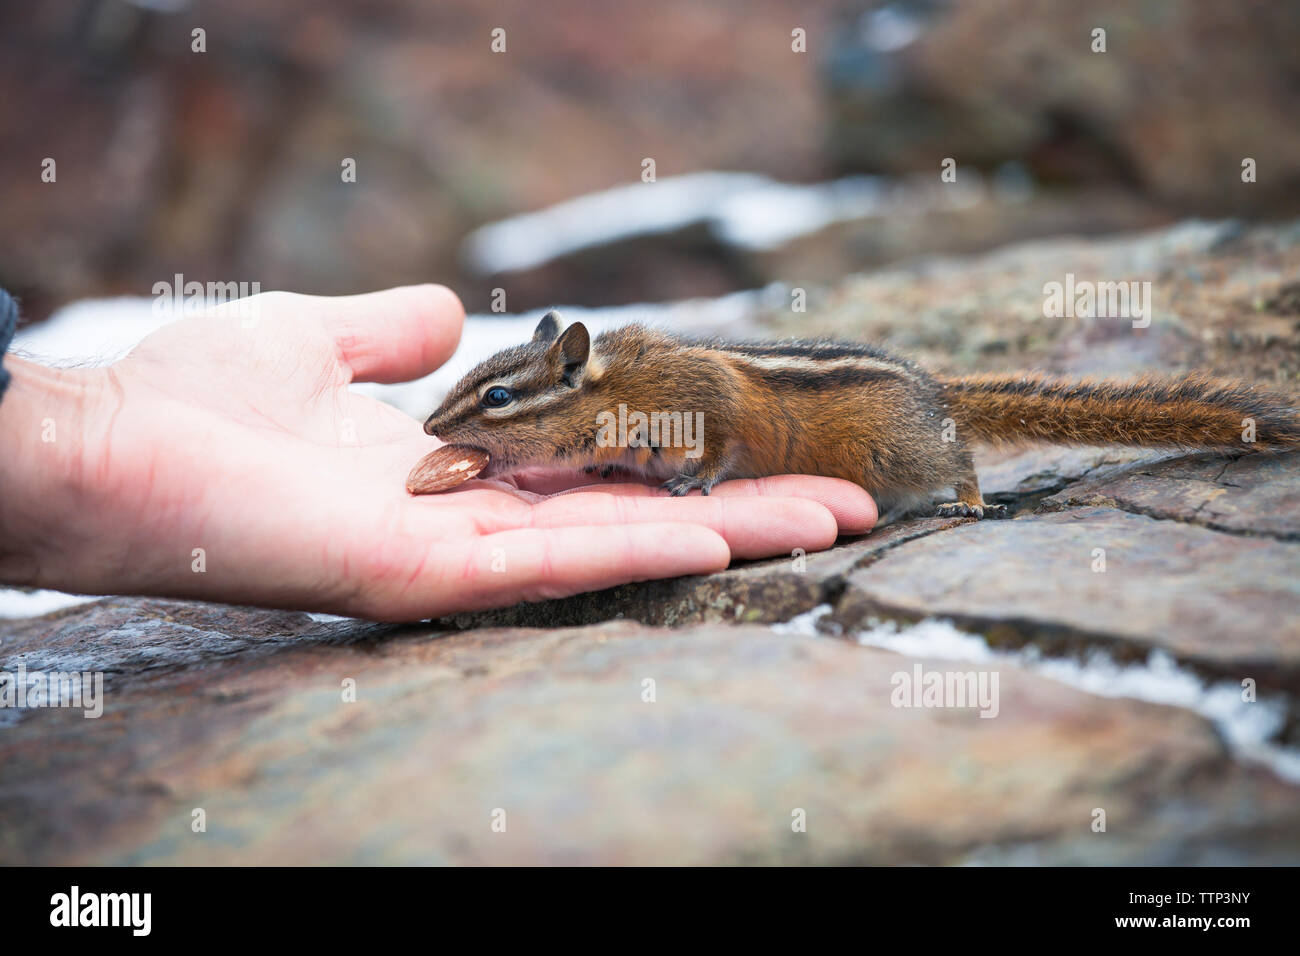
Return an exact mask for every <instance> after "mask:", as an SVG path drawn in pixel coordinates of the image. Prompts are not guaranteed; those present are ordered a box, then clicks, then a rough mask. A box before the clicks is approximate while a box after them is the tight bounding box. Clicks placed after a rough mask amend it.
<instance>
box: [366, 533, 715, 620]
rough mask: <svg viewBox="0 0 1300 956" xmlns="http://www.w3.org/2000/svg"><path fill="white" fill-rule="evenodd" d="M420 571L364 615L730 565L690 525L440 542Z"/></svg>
mask: <svg viewBox="0 0 1300 956" xmlns="http://www.w3.org/2000/svg"><path fill="white" fill-rule="evenodd" d="M433 547H434V549H435V550H434V552H432V553H431V554H430V555H429V557H428V560H427V561H426V562H425V564H424V568H425V571H424V572H423V573H421V574H420V575H417V576H416V578H415V579H414V580H413V581H411V582H410V583H409V585H408V586H407V587H406V588H405V589H404V590H403V592H402V593H401V594H400V595H397V596H395V597H393V598H392V599H390V600H386V601H382V602H381V603H382V604H383V606H376V605H375V601H376V596H374V595H372V596H370V597H369V598H368V599H367V607H366V609H365V613H367V615H368V616H372V617H377V618H381V619H388V620H410V619H413V618H417V617H429V616H436V615H441V614H450V613H454V612H457V611H472V610H481V609H483V608H490V607H502V606H508V605H511V604H517V603H518V602H519V601H521V600H523V601H542V600H548V599H550V598H558V597H567V596H568V595H570V594H577V593H579V592H582V591H598V590H600V589H602V588H608V587H614V586H615V585H618V584H626V583H628V582H630V581H645V580H648V579H651V578H666V577H676V576H677V575H682V574H707V573H709V572H711V571H720V570H722V569H723V568H725V567H726V566H727V565H728V564H729V563H730V560H731V555H730V552H729V551H728V549H727V543H726V542H725V541H724V540H723V539H722V538H721V536H719V535H718V534H716V533H715V532H713V531H710V530H709V529H708V528H701V527H697V526H693V525H689V524H638V525H624V526H621V527H603V528H595V527H573V528H550V529H541V528H525V529H517V530H513V531H502V532H500V533H498V534H491V535H485V536H482V537H472V536H471V537H462V538H460V539H459V541H458V543H456V544H455V545H451V546H449V545H448V542H447V541H446V540H443V541H439V542H438V543H437V544H436V545H434V546H433Z"/></svg>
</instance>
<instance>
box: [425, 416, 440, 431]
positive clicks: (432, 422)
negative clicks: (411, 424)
mask: <svg viewBox="0 0 1300 956" xmlns="http://www.w3.org/2000/svg"><path fill="white" fill-rule="evenodd" d="M424 433H425V434H426V435H436V434H438V416H437V415H430V416H429V417H428V418H426V419H425V420H424Z"/></svg>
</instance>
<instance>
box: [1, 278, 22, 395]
mask: <svg viewBox="0 0 1300 956" xmlns="http://www.w3.org/2000/svg"><path fill="white" fill-rule="evenodd" d="M16 331H18V303H17V302H15V301H14V299H13V296H11V295H10V294H9V293H8V292H6V291H5V290H4V289H0V399H3V398H4V397H5V389H7V388H8V387H9V372H8V371H7V370H6V369H5V367H4V355H5V353H6V352H8V351H9V344H10V343H11V342H13V340H14V333H15V332H16Z"/></svg>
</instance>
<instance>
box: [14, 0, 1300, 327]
mask: <svg viewBox="0 0 1300 956" xmlns="http://www.w3.org/2000/svg"><path fill="white" fill-rule="evenodd" d="M496 28H501V29H504V30H505V43H506V50H505V52H503V53H496V52H493V50H492V45H491V44H492V31H493V30H494V29H496ZM1096 28H1102V29H1104V30H1105V31H1106V52H1104V53H1099V52H1093V49H1092V48H1093V45H1094V40H1093V36H1092V31H1093V30H1094V29H1096ZM196 29H201V30H203V31H205V32H204V36H203V44H204V47H205V52H195V51H194V50H193V46H194V44H195V40H194V36H193V31H194V30H196ZM797 29H802V30H804V31H806V49H807V52H805V53H800V52H794V51H793V50H792V44H796V43H797V41H796V39H795V38H793V37H792V31H795V30H797ZM1298 37H1300V7H1297V6H1296V5H1295V4H1289V3H1283V2H1265V0H1243V2H1237V3H1223V2H1220V0H1091V2H1089V3H1086V4H1062V3H1052V2H1048V0H1001V2H998V3H980V4H971V3H965V4H963V3H947V2H940V0H900V2H895V3H884V4H882V3H870V2H851V0H803V2H801V3H799V4H792V3H789V2H786V0H748V2H740V0H731V2H721V3H715V4H707V5H704V4H696V3H693V2H690V0H664V2H661V3H656V4H600V3H596V2H585V0H557V2H553V3H548V4H546V5H545V6H544V7H543V6H540V5H538V4H535V3H531V2H526V0H490V2H483V0H440V2H439V3H436V4H428V3H418V2H415V0H339V2H331V3H320V2H308V0H282V2H277V3H273V4H270V3H261V2H255V0H223V2H220V3H217V2H187V0H46V2H42V3H37V4H6V5H4V6H3V7H0V90H3V95H2V96H0V222H2V223H3V225H4V228H3V229H2V230H0V284H3V285H5V286H6V287H8V288H10V289H13V290H14V291H15V292H17V293H19V294H21V296H22V298H23V302H24V308H25V313H26V315H27V318H28V319H29V320H30V319H39V318H41V317H43V316H45V315H47V314H48V313H49V312H50V311H51V310H53V309H54V308H56V307H57V306H59V305H61V304H63V303H65V302H68V301H71V300H75V299H79V298H84V297H90V296H103V295H115V294H134V295H148V294H149V290H150V287H151V286H152V285H153V283H155V282H158V281H162V280H167V279H170V278H171V276H172V275H173V274H175V273H182V274H184V275H185V276H186V278H187V279H197V280H199V281H203V282H207V281H222V282H226V281H244V282H253V281H256V282H260V283H261V287H262V288H263V289H272V288H286V289H293V290H297V291H306V292H318V293H344V292H353V291H360V290H364V289H373V288H378V287H382V286H388V285H393V284H398V283H405V282H418V281H426V280H431V279H433V280H439V281H443V282H446V283H448V284H450V285H452V286H454V287H455V288H456V289H457V290H458V291H459V292H461V293H462V295H463V296H464V298H465V300H466V304H467V305H468V306H469V308H470V309H471V310H472V311H484V310H486V309H487V308H488V307H489V304H490V295H491V290H492V289H493V288H498V287H499V288H504V289H506V291H507V296H508V298H507V303H506V304H507V308H508V310H509V311H511V312H518V311H522V310H525V309H529V308H535V307H538V306H542V305H546V304H549V303H553V302H563V303H575V304H582V305H590V306H600V305H609V304H618V303H626V302H635V301H662V300H666V299H676V298H684V297H688V296H696V295H718V294H720V293H724V292H728V291H732V290H735V289H741V288H753V287H757V286H761V285H764V284H766V283H767V282H770V281H772V280H777V279H780V280H786V281H791V282H825V281H830V280H831V279H833V278H835V277H837V276H840V275H843V274H845V273H847V272H851V271H854V270H859V269H862V268H865V267H869V266H872V265H877V264H880V263H887V262H892V261H895V260H899V259H903V258H906V257H907V256H909V255H913V254H915V253H917V252H970V251H976V250H980V249H983V248H988V247H992V246H995V245H999V244H1001V243H1004V242H1007V241H1010V240H1015V239H1025V238H1033V237H1037V236H1045V235H1056V234H1060V233H1073V234H1083V235H1095V234H1099V233H1108V232H1115V231H1119V230H1125V229H1132V228H1140V227H1147V226H1155V225H1159V224H1164V223H1168V222H1171V221H1173V220H1174V219H1176V218H1179V217H1184V216H1187V215H1213V216H1216V217H1223V216H1240V217H1273V216H1281V215H1285V214H1288V213H1294V212H1295V211H1297V209H1296V207H1297V205H1298V204H1300V188H1297V186H1298V184H1300V125H1297V124H1296V123H1295V104H1296V101H1297V97H1296V94H1297V90H1300V44H1298V43H1297V42H1296V41H1297V38H1298ZM47 157H48V158H53V159H54V160H55V161H56V163H57V167H56V170H57V181H56V182H53V183H47V182H43V181H42V178H41V173H42V162H43V160H44V159H45V158H47ZM647 157H648V158H653V159H654V160H655V164H656V174H657V177H658V179H659V182H657V183H655V184H644V183H642V181H641V172H642V161H643V159H645V158H647ZM946 157H952V158H953V159H955V160H956V161H957V164H958V166H957V168H958V182H957V184H948V186H953V185H955V186H956V187H957V188H955V189H954V188H943V187H942V185H941V184H940V182H939V168H940V162H941V161H942V160H943V159H944V158H946ZM1247 157H1249V158H1252V159H1254V160H1255V162H1256V166H1257V181H1256V182H1253V183H1243V182H1242V178H1241V164H1242V160H1243V159H1244V158H1247ZM348 158H350V159H354V160H355V161H356V169H357V175H356V182H355V183H348V182H344V181H343V177H342V176H341V164H342V162H343V161H344V160H345V159H348ZM707 170H721V171H727V172H731V173H749V174H758V176H759V177H760V178H756V179H749V180H744V179H743V178H742V179H741V180H735V179H731V178H728V177H720V178H716V179H714V180H711V181H708V182H704V183H700V182H696V183H694V184H693V185H692V188H691V189H690V190H686V191H685V194H683V192H682V191H679V192H678V193H672V194H670V193H669V192H668V191H667V190H665V191H664V192H662V193H657V194H654V195H655V196H656V199H655V200H647V201H648V202H650V203H651V204H652V207H653V208H652V209H651V213H652V214H651V215H648V216H647V215H645V214H638V215H631V214H630V213H629V214H627V215H624V214H621V213H620V210H621V209H622V205H621V203H622V199H621V198H619V196H616V197H615V201H614V202H611V203H605V204H604V205H603V206H602V207H601V208H599V209H593V208H590V207H580V208H578V209H575V210H570V213H571V215H570V216H569V219H568V222H567V225H561V226H556V225H555V223H556V221H557V220H556V219H555V217H552V218H550V219H546V218H543V219H541V220H538V221H535V222H531V223H530V222H523V223H517V224H516V226H517V228H514V229H513V230H512V229H510V228H506V229H504V230H498V231H497V232H494V233H489V234H487V235H486V236H484V235H482V234H478V235H477V237H476V236H475V233H474V230H475V229H477V228H478V227H481V226H484V225H485V224H489V223H493V222H497V221H500V220H509V219H510V217H514V216H518V215H521V214H525V213H530V212H536V211H538V210H544V209H546V208H547V207H550V206H552V205H554V204H557V203H562V202H565V201H567V200H571V199H573V198H575V197H580V196H584V195H587V194H591V193H595V192H598V191H601V190H606V189H610V188H615V187H620V186H622V187H629V186H630V187H634V188H637V189H646V190H650V189H660V188H662V187H666V186H669V185H671V183H672V181H673V180H674V178H675V177H679V176H684V175H688V174H695V173H700V172H702V171H707ZM844 177H851V178H849V179H845V178H844ZM863 177H869V178H863ZM819 183H820V184H832V185H834V184H836V183H838V184H840V187H842V188H835V189H829V188H823V189H821V190H814V191H811V192H810V191H808V190H803V191H800V190H798V189H795V190H794V191H790V190H788V189H782V188H777V187H779V186H780V185H781V184H805V185H810V184H819ZM626 195H627V194H625V193H624V194H620V196H623V197H625V196H626ZM670 195H671V196H672V197H673V201H672V202H671V203H670V202H668V197H669V196H670ZM738 197H739V200H745V203H744V204H743V208H742V209H741V210H740V212H741V213H743V215H740V217H739V219H738V218H737V213H736V209H735V208H734V206H735V204H736V202H737V201H739V200H738ZM642 199H643V200H644V197H642ZM724 206H725V208H723V207H724ZM669 207H671V208H669ZM738 223H739V225H738ZM772 223H778V224H781V225H782V226H783V228H781V229H778V230H777V233H776V234H775V235H766V234H765V230H768V231H770V226H771V224H772ZM509 225H510V223H509V222H507V223H506V226H509ZM575 230H576V232H575ZM755 230H757V233H758V235H757V236H755V234H754V233H755ZM551 238H554V239H556V240H557V241H555V242H554V243H553V244H551V245H549V246H548V239H551ZM485 240H490V242H487V243H486V244H485ZM521 242H526V243H528V244H530V246H531V249H532V252H531V253H530V255H528V256H524V257H523V258H520V257H518V256H516V257H514V258H513V259H511V257H510V256H508V255H505V256H503V255H500V254H494V253H500V252H501V251H502V250H503V249H505V250H509V249H517V247H518V246H519V244H520V243H521Z"/></svg>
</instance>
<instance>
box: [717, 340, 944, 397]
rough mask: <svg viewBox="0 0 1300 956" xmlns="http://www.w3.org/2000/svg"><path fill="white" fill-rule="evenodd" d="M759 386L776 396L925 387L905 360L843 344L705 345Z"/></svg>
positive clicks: (924, 376) (924, 380)
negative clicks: (908, 384) (893, 384)
mask: <svg viewBox="0 0 1300 956" xmlns="http://www.w3.org/2000/svg"><path fill="white" fill-rule="evenodd" d="M707 344H708V345H709V346H710V347H711V348H713V349H715V350H717V351H720V352H723V353H725V354H726V355H727V356H728V357H729V358H731V359H732V360H733V361H734V362H737V363H738V364H740V365H742V366H743V367H744V368H745V370H746V371H747V372H748V373H749V374H751V375H753V376H754V377H755V378H756V379H757V380H758V381H760V382H761V383H763V384H764V385H767V386H769V387H770V388H772V389H776V390H785V389H793V390H796V391H818V390H820V391H829V390H834V389H839V388H851V387H854V386H868V385H874V384H880V383H884V382H889V381H894V380H898V379H900V378H901V379H907V380H910V381H912V382H914V383H916V384H929V382H930V378H929V376H928V375H927V374H926V373H925V372H924V371H922V370H921V369H920V368H918V367H917V366H916V365H913V364H912V363H911V362H908V361H906V360H905V359H899V358H895V357H894V356H892V355H889V354H888V353H886V352H884V351H883V350H881V349H878V348H876V347H874V346H870V345H859V344H854V343H847V342H820V341H818V342H801V341H788V342H710V343H707Z"/></svg>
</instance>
